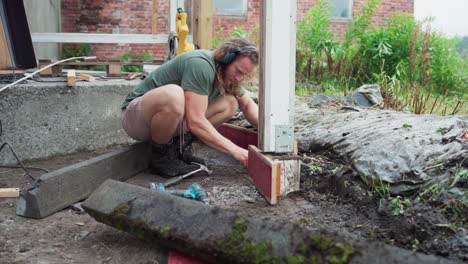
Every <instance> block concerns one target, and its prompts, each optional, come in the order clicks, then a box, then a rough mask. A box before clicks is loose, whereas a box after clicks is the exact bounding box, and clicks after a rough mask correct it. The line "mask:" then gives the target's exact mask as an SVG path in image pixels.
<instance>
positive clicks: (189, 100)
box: [184, 91, 248, 166]
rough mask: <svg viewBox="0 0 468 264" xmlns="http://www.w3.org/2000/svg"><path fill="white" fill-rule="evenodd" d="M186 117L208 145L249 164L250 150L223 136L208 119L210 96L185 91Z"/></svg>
mask: <svg viewBox="0 0 468 264" xmlns="http://www.w3.org/2000/svg"><path fill="white" fill-rule="evenodd" d="M184 93H185V117H186V121H187V126H188V128H189V129H190V131H191V132H192V133H193V134H194V135H195V136H196V137H197V138H198V139H200V140H201V141H202V142H203V143H205V144H207V145H208V146H210V147H212V148H214V149H217V150H219V151H222V152H224V153H227V154H229V155H231V156H233V157H234V158H235V159H237V160H239V161H240V162H241V163H242V164H243V165H244V166H247V159H248V152H247V150H245V149H243V148H240V147H238V146H237V145H235V144H234V143H232V141H230V140H228V139H227V138H225V137H223V136H222V135H221V134H220V133H219V132H218V131H217V130H216V129H215V128H214V127H213V125H212V124H211V123H210V121H208V119H206V116H205V113H206V110H207V108H208V98H207V96H206V95H200V94H197V93H195V92H192V91H185V92H184Z"/></svg>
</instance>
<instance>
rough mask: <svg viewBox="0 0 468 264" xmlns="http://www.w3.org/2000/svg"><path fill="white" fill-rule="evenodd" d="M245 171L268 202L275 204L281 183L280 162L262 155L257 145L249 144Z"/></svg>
mask: <svg viewBox="0 0 468 264" xmlns="http://www.w3.org/2000/svg"><path fill="white" fill-rule="evenodd" d="M247 172H248V173H249V175H250V177H252V181H253V183H254V185H255V187H256V188H257V189H258V191H259V192H260V193H261V194H262V195H263V197H265V199H266V200H267V201H268V203H270V204H272V205H274V204H277V203H278V196H279V193H280V184H281V179H280V178H281V162H279V161H274V160H272V159H270V158H269V157H268V156H266V155H263V154H262V153H261V151H260V150H259V149H258V148H257V147H255V146H249V165H248V167H247Z"/></svg>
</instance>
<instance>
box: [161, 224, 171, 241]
mask: <svg viewBox="0 0 468 264" xmlns="http://www.w3.org/2000/svg"><path fill="white" fill-rule="evenodd" d="M171 230H172V227H170V226H164V227H163V228H161V230H160V231H159V232H160V233H161V237H163V238H165V239H167V238H168V237H169V232H171Z"/></svg>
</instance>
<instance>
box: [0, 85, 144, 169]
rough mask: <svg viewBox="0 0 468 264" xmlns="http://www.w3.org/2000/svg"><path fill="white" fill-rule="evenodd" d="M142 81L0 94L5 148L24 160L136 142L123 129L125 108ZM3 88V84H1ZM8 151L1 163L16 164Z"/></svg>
mask: <svg viewBox="0 0 468 264" xmlns="http://www.w3.org/2000/svg"><path fill="white" fill-rule="evenodd" d="M137 83H138V81H123V80H119V81H95V82H91V83H86V82H78V83H77V86H76V87H75V88H72V89H70V88H68V87H67V86H66V83H62V82H60V83H50V82H49V83H37V82H30V83H29V84H22V85H18V86H13V87H11V88H9V89H7V90H5V91H3V92H1V94H0V120H1V124H2V133H1V135H0V144H3V143H4V142H8V143H10V144H11V145H12V147H13V148H14V150H15V151H16V153H17V155H18V156H19V158H20V159H21V160H22V161H25V160H31V159H44V158H47V157H50V156H55V155H66V154H71V153H74V152H77V151H83V150H91V151H92V150H96V149H99V148H104V147H108V146H111V145H117V144H127V143H131V142H133V141H132V140H131V139H130V138H128V137H127V135H126V133H125V131H123V129H122V128H121V124H120V113H121V110H120V104H121V103H122V101H123V100H124V98H125V97H126V95H127V94H128V92H129V91H130V90H131V89H132V88H133V87H134V86H135V85H136V84H137ZM0 87H1V85H0ZM13 162H15V159H14V157H13V154H12V153H11V151H10V150H9V149H8V147H5V148H4V149H3V150H2V151H1V152H0V164H5V163H13Z"/></svg>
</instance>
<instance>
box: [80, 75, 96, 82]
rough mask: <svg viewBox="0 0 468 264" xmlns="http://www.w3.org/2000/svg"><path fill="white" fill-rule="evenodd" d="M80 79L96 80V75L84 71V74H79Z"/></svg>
mask: <svg viewBox="0 0 468 264" xmlns="http://www.w3.org/2000/svg"><path fill="white" fill-rule="evenodd" d="M78 79H79V80H83V81H88V82H92V81H95V80H96V77H94V76H92V75H89V74H84V73H82V74H80V75H78Z"/></svg>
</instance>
